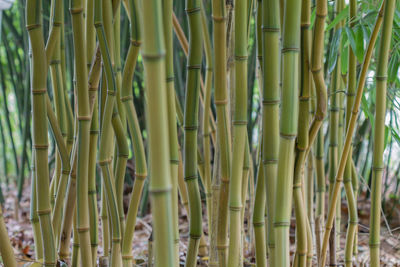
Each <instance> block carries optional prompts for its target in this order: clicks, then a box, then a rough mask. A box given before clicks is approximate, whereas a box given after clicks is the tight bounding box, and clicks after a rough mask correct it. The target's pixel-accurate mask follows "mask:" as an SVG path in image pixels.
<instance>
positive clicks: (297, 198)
mask: <svg viewBox="0 0 400 267" xmlns="http://www.w3.org/2000/svg"><path fill="white" fill-rule="evenodd" d="M301 8H302V9H301V56H300V59H301V63H300V64H301V71H300V75H301V84H300V94H299V117H298V136H297V144H296V151H297V155H296V160H295V167H294V178H293V199H294V205H295V214H296V239H297V240H296V256H297V258H296V259H297V263H296V264H298V266H299V267H303V266H305V265H306V263H307V252H308V250H307V249H308V248H307V239H308V238H307V224H308V222H307V214H306V207H305V199H304V195H303V192H302V187H303V184H304V162H305V160H306V157H307V155H306V151H307V149H308V147H309V138H308V124H309V121H310V118H309V115H310V90H311V83H310V82H311V80H310V79H311V77H310V76H311V75H310V64H309V63H310V46H309V44H310V37H311V31H310V29H309V26H310V17H311V2H310V1H303V2H302V7H301Z"/></svg>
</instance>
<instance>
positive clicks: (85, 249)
mask: <svg viewBox="0 0 400 267" xmlns="http://www.w3.org/2000/svg"><path fill="white" fill-rule="evenodd" d="M83 10H84V4H83V1H79V0H77V1H72V2H71V7H70V12H71V17H72V33H73V40H74V54H75V60H74V62H75V66H74V69H75V76H76V89H75V90H76V101H77V115H76V119H77V121H78V122H77V123H78V133H77V135H78V140H77V143H76V146H77V167H76V190H77V193H76V196H77V200H76V203H77V210H76V211H77V226H76V230H77V232H78V235H79V245H80V247H79V250H80V256H81V257H80V258H81V264H82V265H83V266H91V265H92V263H93V262H92V252H91V246H90V232H89V229H90V228H89V226H90V222H89V202H88V179H87V177H88V163H89V142H90V132H89V131H90V120H91V114H90V106H89V91H88V83H87V78H88V76H87V63H86V48H85V38H86V36H85V32H84V25H85V24H84V14H83Z"/></svg>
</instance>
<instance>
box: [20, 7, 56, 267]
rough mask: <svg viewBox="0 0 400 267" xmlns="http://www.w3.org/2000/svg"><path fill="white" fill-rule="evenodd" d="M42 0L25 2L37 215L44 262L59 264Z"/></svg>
mask: <svg viewBox="0 0 400 267" xmlns="http://www.w3.org/2000/svg"><path fill="white" fill-rule="evenodd" d="M41 4H42V2H41V1H40V0H29V1H27V2H26V10H27V12H26V21H27V26H26V28H27V30H28V33H29V39H30V43H31V46H32V65H31V68H32V76H31V79H32V82H31V93H32V114H33V115H32V117H33V119H32V120H33V121H32V125H33V147H34V149H35V172H36V177H37V184H36V190H37V205H38V206H37V213H38V216H39V222H40V228H41V233H42V239H43V262H44V264H45V265H48V266H55V265H56V247H55V243H54V235H53V229H52V227H51V214H50V213H51V206H50V201H49V170H48V158H47V152H48V137H47V121H46V102H45V100H46V99H45V97H46V77H47V72H46V71H43V69H45V68H46V66H47V65H46V54H45V47H44V40H43V28H42V16H41V12H40V11H41Z"/></svg>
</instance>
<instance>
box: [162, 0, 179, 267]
mask: <svg viewBox="0 0 400 267" xmlns="http://www.w3.org/2000/svg"><path fill="white" fill-rule="evenodd" d="M172 13H173V1H172V0H164V1H163V26H164V38H165V49H166V56H165V64H166V65H165V70H166V86H167V109H168V133H169V134H168V136H169V155H170V171H171V182H172V199H171V200H172V219H173V220H172V222H173V236H174V250H175V251H174V252H175V266H178V265H179V226H178V224H179V218H178V165H179V155H178V131H177V121H176V104H175V84H174V66H173V64H174V63H173V56H174V54H173V50H174V49H173V36H172Z"/></svg>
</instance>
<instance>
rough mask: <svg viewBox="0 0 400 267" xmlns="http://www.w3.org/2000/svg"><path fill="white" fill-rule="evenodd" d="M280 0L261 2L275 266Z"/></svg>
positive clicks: (271, 244) (268, 194)
mask: <svg viewBox="0 0 400 267" xmlns="http://www.w3.org/2000/svg"><path fill="white" fill-rule="evenodd" d="M279 14H280V13H279V1H277V0H271V1H270V0H268V1H262V62H263V63H262V65H261V66H262V71H263V80H262V81H263V98H262V103H263V111H262V113H263V121H262V125H263V126H262V128H263V137H262V140H263V141H262V142H263V146H262V147H263V150H262V164H263V166H264V179H265V186H266V200H267V204H266V208H267V215H268V222H267V244H268V265H269V266H275V264H276V263H277V262H276V257H275V232H274V217H275V205H274V202H275V199H276V196H275V194H276V183H277V178H278V176H277V175H278V154H279V142H280V141H279V96H280V88H279V80H280V71H279V70H280V53H279V48H280V41H279V38H280V19H279Z"/></svg>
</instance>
